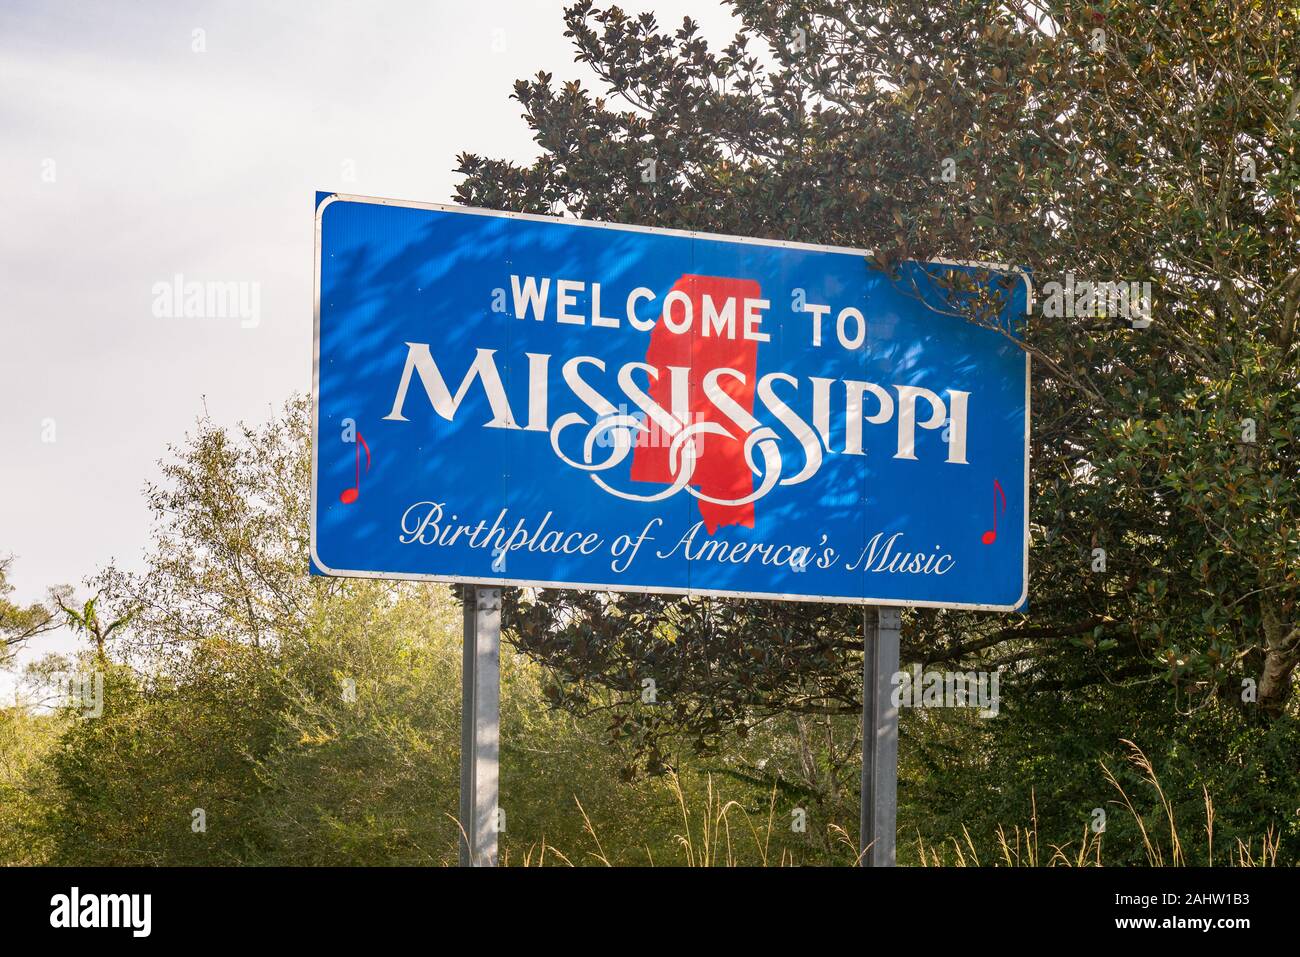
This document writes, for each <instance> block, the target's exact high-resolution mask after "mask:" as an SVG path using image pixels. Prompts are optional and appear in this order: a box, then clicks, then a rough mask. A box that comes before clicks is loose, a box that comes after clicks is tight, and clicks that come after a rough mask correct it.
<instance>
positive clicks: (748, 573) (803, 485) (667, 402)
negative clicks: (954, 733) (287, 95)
mask: <svg viewBox="0 0 1300 957" xmlns="http://www.w3.org/2000/svg"><path fill="white" fill-rule="evenodd" d="M316 254H317V260H316V282H317V287H316V317H315V318H316V342H315V370H314V434H313V439H314V441H313V445H312V456H313V461H312V512H311V548H312V565H313V571H314V572H316V573H318V574H325V575H342V576H358V577H374V578H406V579H429V580H436V581H462V582H478V583H492V584H501V585H530V586H543V587H555V588H591V589H602V590H604V589H608V590H621V591H643V592H666V593H677V594H700V595H721V596H737V597H751V598H774V599H787V600H810V601H844V602H867V603H871V604H877V605H929V606H943V607H952V608H983V609H989V610H1002V611H1009V610H1014V609H1017V608H1020V607H1021V606H1022V605H1023V604H1024V601H1025V596H1026V594H1027V587H1028V537H1029V536H1028V508H1027V498H1028V479H1029V450H1028V440H1029V361H1028V357H1027V356H1026V355H1025V353H1024V352H1023V350H1021V349H1020V348H1019V346H1018V345H1017V342H1016V336H1017V334H1018V331H1017V330H1018V323H1019V321H1020V318H1021V317H1023V315H1024V314H1025V312H1026V309H1027V306H1028V297H1029V285H1028V281H1027V278H1025V277H1024V276H1023V274H1019V273H1017V272H1016V271H1015V270H1010V269H1007V268H1006V267H989V266H986V265H982V264H946V265H945V268H946V269H949V270H966V271H969V272H971V273H972V274H973V275H977V276H980V277H984V278H983V279H981V280H980V281H991V280H988V279H987V277H988V274H989V270H994V271H995V272H997V271H1000V272H1001V274H1002V276H1003V277H1004V278H1005V277H1006V276H1013V277H1015V279H1016V281H1015V282H1014V283H1004V285H1007V286H1008V287H1009V288H1010V290H1011V292H1010V301H1009V302H1008V304H1007V305H1006V307H1005V309H1004V311H1003V313H1002V316H1001V317H1000V318H999V319H997V320H996V321H995V322H993V323H992V324H977V323H973V322H970V321H967V320H966V319H964V318H962V317H961V316H959V315H954V314H953V310H952V309H938V308H936V307H935V304H934V301H933V300H934V298H935V297H934V296H927V295H926V294H925V292H924V289H925V288H926V284H927V283H929V284H930V286H931V287H933V285H934V279H933V270H934V268H935V264H928V265H927V264H908V265H905V266H904V267H902V271H901V274H900V275H896V276H892V277H891V276H887V275H885V274H883V273H881V272H880V271H878V270H873V269H871V268H869V267H868V265H867V253H865V252H864V251H863V250H856V249H845V248H839V247H828V246H812V245H806V244H802V243H789V242H778V241H773V240H762V239H747V238H740V237H734V236H715V235H710V234H706V233H692V232H684V231H680V230H670V229H651V228H647V227H641V226H624V225H617V224H611V223H594V222H583V221H580V220H574V219H560V218H555V217H549V216H529V215H522V214H516V213H502V212H493V211H489V210H479V209H465V208H460V207H454V206H436V205H431V204H425V203H408V202H396V201H392V200H380V199H371V198H366V197H359V196H345V195H340V194H328V193H323V194H319V195H318V197H317V211H316ZM1022 280H1023V281H1022ZM918 289H919V290H922V292H921V294H920V295H918V293H917V290H918Z"/></svg>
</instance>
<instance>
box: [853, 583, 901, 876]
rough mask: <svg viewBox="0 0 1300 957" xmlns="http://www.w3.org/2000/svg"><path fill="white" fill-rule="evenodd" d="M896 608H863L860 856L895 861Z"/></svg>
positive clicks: (884, 863) (873, 861)
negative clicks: (866, 610) (871, 609)
mask: <svg viewBox="0 0 1300 957" xmlns="http://www.w3.org/2000/svg"><path fill="white" fill-rule="evenodd" d="M899 619H900V612H899V610H898V609H897V608H876V609H874V614H873V613H871V612H870V611H869V612H868V614H867V620H866V628H865V632H866V633H865V635H864V636H863V655H862V812H861V820H860V822H859V831H858V835H859V836H858V845H859V861H860V863H861V865H862V866H863V867H893V866H894V864H895V863H897V861H896V859H895V848H894V845H895V835H896V831H897V819H898V708H897V706H896V705H895V704H894V702H893V700H892V698H893V696H892V694H891V689H892V686H893V677H894V675H895V674H897V672H898V632H899Z"/></svg>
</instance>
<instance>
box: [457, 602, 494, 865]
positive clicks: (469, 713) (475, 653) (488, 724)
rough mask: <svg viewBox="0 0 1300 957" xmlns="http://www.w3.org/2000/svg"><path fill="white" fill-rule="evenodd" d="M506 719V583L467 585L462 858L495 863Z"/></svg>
mask: <svg viewBox="0 0 1300 957" xmlns="http://www.w3.org/2000/svg"><path fill="white" fill-rule="evenodd" d="M500 723H501V589H500V588H492V587H488V586H481V585H466V586H465V656H464V662H463V667H462V671H461V716H460V826H461V837H460V864H461V867H496V864H497V830H498V821H497V761H498V754H499V750H500V748H499V744H500Z"/></svg>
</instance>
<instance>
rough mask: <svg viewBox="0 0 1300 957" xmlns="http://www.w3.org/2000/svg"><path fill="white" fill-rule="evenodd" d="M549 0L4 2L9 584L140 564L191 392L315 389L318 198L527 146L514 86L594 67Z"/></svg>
mask: <svg viewBox="0 0 1300 957" xmlns="http://www.w3.org/2000/svg"><path fill="white" fill-rule="evenodd" d="M619 5H620V6H622V7H623V8H624V9H625V10H628V11H633V12H639V11H641V10H653V11H654V12H655V13H656V14H658V16H659V19H660V23H661V24H669V25H676V24H677V23H679V22H680V21H681V18H682V16H683V15H684V14H686V13H690V15H691V16H692V17H694V18H695V19H696V20H698V21H700V23H701V26H702V27H703V30H704V32H705V35H706V36H708V37H709V38H710V40H711V42H713V43H714V44H716V45H718V46H721V45H722V44H723V43H725V41H727V40H729V39H730V37H731V35H732V33H733V32H734V23H733V21H732V20H731V17H730V13H729V11H728V10H727V9H725V8H722V7H719V6H717V5H715V4H714V3H712V2H708V0H705V2H690V0H653V2H651V0H621V2H620V4H619ZM562 7H563V4H562V3H560V2H559V0H500V2H498V0H481V2H476V3H465V2H461V0H455V2H453V0H411V2H381V0H374V2H368V3H359V2H357V3H345V2H338V0H300V2H277V3H264V2H253V0H248V2H244V3H233V2H231V3H216V2H213V3H187V2H177V0H165V2H164V0H157V2H131V3H97V2H91V0H83V2H77V3H73V2H56V0H33V2H26V0H4V3H3V5H0V78H2V81H0V175H2V176H3V181H4V183H5V195H4V199H3V201H2V202H0V328H2V329H3V333H4V337H3V346H2V347H0V553H12V554H13V555H15V556H16V559H17V560H16V562H15V564H14V568H13V570H12V572H13V574H12V579H11V580H12V583H13V584H14V585H15V586H17V589H18V591H17V597H19V598H20V599H23V600H34V599H37V598H40V597H41V596H42V595H43V594H44V591H45V589H46V588H47V587H48V586H50V585H53V584H56V583H60V582H69V583H73V584H79V583H80V582H81V580H82V579H83V578H84V577H86V576H87V575H89V574H92V573H93V572H94V571H95V570H96V569H97V568H99V567H101V566H102V565H104V564H106V563H107V562H109V561H110V560H114V559H116V560H117V561H118V562H119V563H120V564H122V565H124V566H126V567H136V566H137V565H138V564H139V562H140V556H141V554H142V551H143V548H144V546H145V544H146V542H147V540H148V533H149V516H148V513H147V511H146V509H145V505H144V498H143V495H142V490H143V487H144V485H145V483H146V481H148V480H150V479H151V478H153V477H155V476H156V475H157V471H158V470H157V462H158V460H159V458H161V457H162V456H163V455H164V454H165V447H166V445H167V444H168V443H169V442H177V441H180V440H181V439H182V438H183V437H184V434H185V432H186V430H187V428H188V427H189V426H190V425H191V424H192V423H193V421H194V419H195V417H196V416H198V415H199V414H200V413H201V412H202V411H203V407H204V401H205V400H206V405H207V410H208V411H209V412H210V413H211V415H212V416H213V418H215V419H216V420H218V421H219V422H222V423H233V422H235V421H237V420H240V419H243V420H248V421H252V420H260V419H263V418H265V417H266V416H267V414H268V413H269V411H270V409H271V408H273V407H275V406H278V405H279V404H280V403H281V402H282V401H283V400H284V399H286V398H287V397H288V396H289V395H291V394H292V393H294V392H299V391H305V390H307V389H308V388H310V384H311V348H312V316H311V301H312V243H313V197H314V193H315V191H316V190H318V189H322V190H340V191H345V192H352V193H361V194H367V195H375V196H387V197H396V198H401V199H416V200H426V201H433V202H447V201H449V200H450V197H451V194H452V189H453V186H454V183H455V181H456V177H455V174H454V173H453V169H454V167H455V156H456V154H457V153H458V152H460V151H462V150H468V151H471V152H477V153H482V154H486V155H490V156H495V157H503V158H509V159H514V160H516V161H528V160H530V159H531V158H532V157H533V156H534V155H535V149H534V146H533V143H532V141H531V139H530V137H529V135H528V130H527V127H526V126H525V124H524V123H523V121H522V120H521V119H520V118H519V113H520V107H519V104H518V103H516V102H514V101H512V100H511V99H510V98H509V95H510V91H511V88H512V84H513V82H514V80H515V79H517V78H521V77H528V76H531V75H533V74H535V73H536V72H537V71H538V70H547V71H549V72H551V73H553V74H554V75H555V77H556V80H557V81H559V80H564V79H569V78H575V77H576V78H579V79H582V80H583V81H584V82H587V81H591V80H592V77H591V75H590V73H589V72H588V71H587V70H586V69H585V68H583V67H581V66H580V65H579V64H575V63H574V62H573V53H572V48H571V47H570V46H569V44H568V42H567V41H566V40H565V38H564V36H563V29H564V28H563V23H562V20H561V16H560V13H561V10H562ZM196 31H202V32H201V33H196ZM196 47H202V51H201V52H199V51H196V49H195V48H196ZM349 171H350V172H351V173H352V174H353V177H354V178H353V179H352V180H351V181H346V180H345V177H346V176H347V175H348V173H349ZM178 273H179V274H181V275H183V276H184V277H185V279H186V280H187V281H190V280H196V281H234V282H244V283H257V284H259V286H260V321H259V322H258V324H257V325H256V326H255V327H247V328H246V327H243V326H241V323H240V322H239V321H238V320H237V319H225V320H220V319H219V320H203V319H165V318H158V317H156V316H155V315H154V314H153V310H152V306H153V301H154V296H153V292H152V289H153V286H154V284H155V283H159V282H170V281H172V278H173V277H174V276H175V275H176V274H178ZM244 325H249V324H244ZM51 438H52V439H53V441H46V440H48V439H51ZM68 647H69V639H68V637H67V636H66V635H65V636H60V637H57V638H54V639H46V640H44V641H42V642H37V643H36V644H35V646H34V647H33V648H31V649H29V651H28V652H27V654H26V655H25V659H30V658H31V657H32V656H33V655H39V654H43V653H45V652H47V651H51V650H65V649H66V648H68ZM11 691H12V676H7V675H3V674H0V700H5V699H7V698H8V697H9V695H10V694H11Z"/></svg>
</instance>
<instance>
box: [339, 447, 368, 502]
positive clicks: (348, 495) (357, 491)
mask: <svg viewBox="0 0 1300 957" xmlns="http://www.w3.org/2000/svg"><path fill="white" fill-rule="evenodd" d="M352 444H353V445H355V446H356V447H357V484H356V485H354V486H353V487H352V488H345V489H344V490H343V491H342V492H341V493H339V501H340V502H342V503H343V504H344V505H351V504H352V503H353V502H355V501H356V500H357V498H359V497H360V495H361V447H362V446H365V449H366V471H367V472H369V471H370V446H369V445H366V440H365V438H364V437H363V436H362V435H361V433H360V432H358V433H357V438H356V441H355V442H353V443H352Z"/></svg>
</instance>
